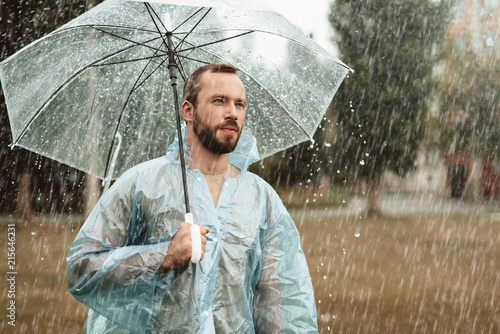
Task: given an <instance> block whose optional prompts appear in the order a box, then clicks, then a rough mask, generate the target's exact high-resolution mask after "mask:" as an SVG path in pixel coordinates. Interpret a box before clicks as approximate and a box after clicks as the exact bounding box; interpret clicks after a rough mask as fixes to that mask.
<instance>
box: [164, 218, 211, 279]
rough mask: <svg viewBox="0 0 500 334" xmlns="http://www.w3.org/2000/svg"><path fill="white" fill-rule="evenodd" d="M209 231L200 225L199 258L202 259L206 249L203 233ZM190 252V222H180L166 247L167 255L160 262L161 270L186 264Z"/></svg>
mask: <svg viewBox="0 0 500 334" xmlns="http://www.w3.org/2000/svg"><path fill="white" fill-rule="evenodd" d="M208 232H210V230H209V229H208V228H206V227H203V226H201V225H200V234H201V258H200V261H201V260H203V255H204V254H205V250H206V249H207V238H206V237H205V235H206V234H207V233H208ZM191 254H192V243H191V224H189V223H182V224H181V225H180V226H179V229H178V230H177V233H175V235H174V238H173V239H172V242H170V246H169V247H168V251H167V255H166V256H165V260H164V261H163V264H162V268H161V270H162V272H166V271H168V270H172V269H179V268H182V267H184V266H185V265H186V264H188V262H189V260H191Z"/></svg>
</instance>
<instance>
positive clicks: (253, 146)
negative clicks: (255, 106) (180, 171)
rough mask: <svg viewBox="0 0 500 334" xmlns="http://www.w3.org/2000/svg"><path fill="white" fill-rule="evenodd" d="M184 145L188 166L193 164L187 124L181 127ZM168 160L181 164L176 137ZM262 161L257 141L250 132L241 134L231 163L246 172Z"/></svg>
mask: <svg viewBox="0 0 500 334" xmlns="http://www.w3.org/2000/svg"><path fill="white" fill-rule="evenodd" d="M181 135H182V144H183V147H184V158H185V160H186V166H187V167H189V165H190V164H191V152H190V149H189V145H188V144H187V127H186V123H183V124H182V127H181ZM167 158H168V159H169V160H170V161H172V162H175V163H180V158H179V139H178V136H177V135H176V136H175V139H174V141H173V142H172V144H170V146H169V147H168V149H167ZM259 160H260V156H259V150H258V149H257V140H256V139H255V137H254V136H253V134H252V132H250V131H249V130H243V131H242V132H241V136H240V139H239V141H238V145H236V148H235V150H234V151H233V152H231V153H230V154H229V163H230V164H232V165H233V166H235V167H237V168H238V169H239V170H240V171H241V172H246V171H247V169H248V166H250V165H251V164H253V163H254V162H257V161H259Z"/></svg>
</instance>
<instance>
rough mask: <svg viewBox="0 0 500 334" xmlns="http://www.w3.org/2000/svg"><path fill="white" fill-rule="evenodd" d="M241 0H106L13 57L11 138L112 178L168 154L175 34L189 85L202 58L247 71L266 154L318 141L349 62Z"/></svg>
mask: <svg viewBox="0 0 500 334" xmlns="http://www.w3.org/2000/svg"><path fill="white" fill-rule="evenodd" d="M231 3H232V2H230V1H227V0H226V1H224V0H220V1H206V0H205V1H203V0H199V1H195V0H188V1H176V0H172V1H168V0H164V1H163V0H158V1H153V2H143V1H127V0H108V1H105V2H104V3H102V4H100V5H98V6H96V7H94V8H93V9H92V10H90V11H88V12H86V13H85V14H83V15H81V16H79V17H78V18H76V19H75V20H73V21H71V22H69V23H68V24H66V25H64V26H62V27H61V28H59V29H57V30H55V31H54V32H52V33H50V34H49V35H47V36H45V37H43V38H41V39H39V40H37V41H35V42H34V43H32V44H30V45H28V46H27V47H25V48H23V49H22V50H20V51H19V52H17V53H16V54H14V55H13V56H11V57H10V58H8V59H6V60H4V61H3V62H2V63H1V64H0V79H1V83H2V88H3V90H4V95H5V100H6V103H7V109H8V113H9V120H10V124H11V130H12V135H13V145H14V146H20V147H23V148H26V149H28V150H31V151H34V152H36V153H39V154H41V155H44V156H47V157H49V158H52V159H54V160H57V161H60V162H63V163H65V164H67V165H70V166H72V167H75V168H77V169H80V170H83V171H85V172H87V173H89V174H92V175H94V176H97V177H99V178H102V179H104V178H107V179H116V178H117V177H119V176H120V175H121V174H122V173H123V172H124V171H125V170H127V169H129V168H131V167H132V166H134V165H136V164H138V163H140V162H142V161H146V160H149V159H152V158H155V157H158V156H162V155H164V154H165V150H166V147H167V145H168V144H169V143H170V142H171V141H172V139H173V137H174V136H175V132H176V130H175V129H176V126H175V117H174V116H173V113H174V110H175V106H176V105H177V107H178V103H176V102H174V97H173V94H172V89H171V88H170V82H169V77H170V76H169V70H168V67H169V66H168V65H169V59H168V55H169V52H168V44H169V40H170V42H171V50H170V51H173V55H174V58H175V62H176V67H177V68H178V69H179V75H178V84H179V88H182V86H183V83H184V80H185V78H186V77H187V76H188V75H189V73H191V72H192V71H194V70H195V69H196V68H197V67H199V66H200V65H202V64H204V63H229V64H232V65H234V66H235V67H237V68H238V69H239V71H240V77H241V80H242V81H243V83H244V85H245V87H246V89H247V100H248V106H247V114H246V119H245V129H250V130H251V131H252V133H253V134H254V136H255V137H256V138H257V143H258V147H259V154H260V157H261V158H264V157H266V156H269V155H271V154H273V153H276V152H278V151H280V150H283V149H286V148H288V147H290V146H293V145H295V144H298V143H300V142H302V141H305V140H308V139H311V138H312V136H313V134H314V132H315V130H316V128H317V126H318V125H319V123H320V121H321V119H322V117H323V115H324V113H325V111H326V109H327V108H328V106H329V104H330V102H331V100H332V98H333V95H334V94H335V92H336V90H337V89H338V87H339V85H340V83H341V82H342V80H343V78H344V77H345V75H346V74H347V72H348V71H349V68H348V67H347V66H346V65H344V64H343V63H342V62H341V61H339V60H338V59H337V58H335V57H333V56H332V55H330V54H328V53H327V52H326V51H324V50H323V49H322V48H321V47H319V46H318V45H317V44H316V43H315V42H314V41H313V40H311V39H310V38H308V37H307V36H305V35H304V34H303V33H302V32H301V31H300V30H299V29H298V28H296V27H295V26H293V25H292V24H290V23H289V22H288V21H287V20H286V19H285V18H284V17H282V16H281V15H279V14H277V13H275V12H273V11H271V10H269V9H267V8H266V7H265V6H264V5H262V4H260V3H259V2H257V1H253V0H252V1H251V0H246V1H237V2H236V4H237V5H238V6H239V7H240V8H235V7H234V5H232V4H231ZM233 3H234V2H233ZM167 35H168V38H167ZM171 54H172V53H171Z"/></svg>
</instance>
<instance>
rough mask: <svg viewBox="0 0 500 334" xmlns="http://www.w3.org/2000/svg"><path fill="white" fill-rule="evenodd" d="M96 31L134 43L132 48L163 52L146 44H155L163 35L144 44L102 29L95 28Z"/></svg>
mask: <svg viewBox="0 0 500 334" xmlns="http://www.w3.org/2000/svg"><path fill="white" fill-rule="evenodd" d="M95 29H96V30H97V31H100V32H102V33H105V34H108V35H110V36H113V37H116V38H119V39H122V40H124V41H127V42H130V43H134V44H135V45H133V46H132V47H134V46H144V47H147V48H149V49H151V50H153V51H163V50H161V49H159V48H158V49H157V48H154V47H152V46H151V45H147V44H146V43H150V42H153V41H155V40H157V39H158V38H162V36H161V35H160V36H159V37H158V36H157V37H154V38H151V39H149V40H147V41H144V42H137V41H134V40H132V39H129V38H125V37H123V36H120V35H118V34H114V33H112V32H109V31H106V30H101V29H99V28H95ZM153 33H157V32H156V31H155V32H153Z"/></svg>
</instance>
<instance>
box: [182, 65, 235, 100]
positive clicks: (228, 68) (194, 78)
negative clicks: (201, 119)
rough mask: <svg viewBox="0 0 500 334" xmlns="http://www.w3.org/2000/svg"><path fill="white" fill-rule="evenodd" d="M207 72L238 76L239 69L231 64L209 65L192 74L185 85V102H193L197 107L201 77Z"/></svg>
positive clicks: (183, 94)
mask: <svg viewBox="0 0 500 334" xmlns="http://www.w3.org/2000/svg"><path fill="white" fill-rule="evenodd" d="M205 72H212V73H233V74H238V69H237V68H236V67H234V66H233V65H229V64H207V65H203V66H201V67H199V68H197V69H196V71H194V72H193V73H191V75H190V76H189V77H188V78H187V79H186V82H185V84H184V90H183V93H182V96H183V100H184V101H186V100H187V101H189V102H191V103H192V104H193V106H195V107H196V103H197V102H198V93H199V92H200V77H201V75H202V74H203V73H205Z"/></svg>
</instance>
